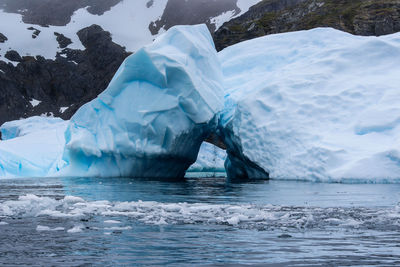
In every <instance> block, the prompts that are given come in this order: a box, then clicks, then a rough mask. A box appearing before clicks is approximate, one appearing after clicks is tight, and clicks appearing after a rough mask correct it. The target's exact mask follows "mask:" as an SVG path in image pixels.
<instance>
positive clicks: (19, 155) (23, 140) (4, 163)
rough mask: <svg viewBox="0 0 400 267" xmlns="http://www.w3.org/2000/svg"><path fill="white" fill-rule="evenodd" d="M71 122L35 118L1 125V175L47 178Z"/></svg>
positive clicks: (58, 154)
mask: <svg viewBox="0 0 400 267" xmlns="http://www.w3.org/2000/svg"><path fill="white" fill-rule="evenodd" d="M67 125H68V121H63V120H61V119H59V118H46V117H31V118H28V119H22V120H17V121H12V122H7V123H5V124H3V125H2V126H1V127H0V131H1V133H2V138H3V139H6V140H2V141H0V177H8V178H10V177H44V176H47V175H48V174H49V171H50V169H51V167H52V165H53V164H54V163H55V161H56V160H57V158H58V157H59V156H60V154H61V152H62V150H63V148H64V144H65V140H64V132H65V129H66V127H67Z"/></svg>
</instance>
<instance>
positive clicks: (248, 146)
mask: <svg viewBox="0 0 400 267" xmlns="http://www.w3.org/2000/svg"><path fill="white" fill-rule="evenodd" d="M219 59H220V61H221V63H222V68H223V73H224V76H225V88H226V93H227V100H226V104H225V110H224V112H223V114H222V117H221V118H222V119H221V124H222V125H223V127H226V126H229V127H230V129H231V130H232V133H233V137H234V138H236V140H233V143H234V144H235V145H236V147H240V148H241V149H242V151H243V156H244V157H245V158H247V159H249V160H250V161H251V162H253V163H255V164H256V165H257V166H259V167H261V168H262V169H263V170H264V171H265V172H267V173H269V175H270V177H271V178H273V179H297V180H312V181H333V182H340V181H346V180H347V181H355V182H357V181H362V180H364V179H367V180H369V181H371V180H373V181H376V182H380V181H385V182H387V181H391V180H393V179H399V178H400V142H399V141H400V119H399V118H400V108H399V103H400V94H399V85H400V68H399V67H398V64H397V62H399V61H400V35H399V34H393V35H389V36H384V37H359V36H353V35H350V34H347V33H344V32H341V31H337V30H333V29H330V28H318V29H313V30H309V31H300V32H293V33H284V34H277V35H270V36H266V37H262V38H258V39H254V40H250V41H246V42H242V43H239V44H237V45H234V46H231V47H228V48H226V49H225V50H223V51H222V52H220V53H219ZM231 139H232V138H231ZM228 154H229V149H228ZM228 175H229V173H228Z"/></svg>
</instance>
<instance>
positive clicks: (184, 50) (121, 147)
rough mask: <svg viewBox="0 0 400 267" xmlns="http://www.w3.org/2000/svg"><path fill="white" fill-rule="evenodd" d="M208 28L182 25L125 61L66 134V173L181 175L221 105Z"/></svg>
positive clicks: (218, 74) (217, 68)
mask: <svg viewBox="0 0 400 267" xmlns="http://www.w3.org/2000/svg"><path fill="white" fill-rule="evenodd" d="M222 101H223V90H222V73H221V68H220V64H219V61H218V59H217V54H216V51H215V48H214V45H213V41H212V38H211V35H210V33H209V31H208V29H207V27H206V26H205V25H197V26H178V27H173V28H171V29H170V30H168V31H167V32H166V33H165V34H163V35H161V36H160V37H159V38H157V39H156V40H155V41H154V43H153V44H152V45H149V46H147V47H144V48H142V49H140V50H139V51H137V52H136V53H135V54H133V55H131V56H130V57H128V58H127V59H126V60H125V61H124V63H123V64H122V65H121V67H120V68H119V70H118V71H117V73H116V74H115V76H114V78H113V80H112V81H111V83H110V85H109V86H108V88H107V89H106V90H105V91H104V92H103V93H102V94H100V95H99V97H98V98H96V99H95V100H93V101H91V102H90V103H88V104H86V105H84V106H83V107H82V108H80V109H79V110H78V111H77V113H76V114H75V115H74V116H73V118H72V119H71V121H70V125H69V126H68V129H67V131H66V135H65V136H66V146H65V151H64V156H63V161H61V162H60V164H59V166H58V167H59V168H62V167H64V166H65V168H64V169H63V170H62V172H61V175H67V176H68V175H74V176H76V175H80V176H103V177H107V176H130V177H166V178H168V177H173V178H179V177H183V176H184V174H185V171H186V170H187V169H188V168H189V166H190V165H191V164H192V163H194V162H195V160H196V157H197V153H198V151H199V148H200V145H201V143H202V141H203V140H204V139H205V138H207V136H208V135H209V134H210V133H211V132H212V131H214V130H215V128H216V124H217V120H216V114H217V113H218V112H219V111H220V110H221V109H222V107H223V103H222Z"/></svg>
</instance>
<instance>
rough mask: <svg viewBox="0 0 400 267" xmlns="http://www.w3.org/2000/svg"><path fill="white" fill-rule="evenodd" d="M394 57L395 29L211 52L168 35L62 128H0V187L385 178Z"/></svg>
mask: <svg viewBox="0 0 400 267" xmlns="http://www.w3.org/2000/svg"><path fill="white" fill-rule="evenodd" d="M399 60H400V33H398V34H392V35H387V36H381V37H360V36H353V35H351V34H348V33H344V32H340V31H337V30H334V29H331V28H317V29H313V30H308V31H300V32H291V33H283V34H276V35H269V36H265V37H261V38H257V39H253V40H250V41H245V42H242V43H239V44H236V45H233V46H231V47H228V48H226V49H224V50H223V51H221V52H219V53H216V51H215V48H214V44H213V41H212V38H211V35H210V33H209V32H208V29H207V28H206V27H205V26H204V25H197V26H177V27H173V28H171V29H170V30H168V31H167V32H166V33H164V34H162V35H160V36H159V37H158V38H157V39H156V40H155V42H154V43H153V44H152V45H148V46H145V47H144V48H142V49H140V50H139V51H138V52H136V53H135V54H133V55H131V56H130V57H128V58H127V59H126V61H125V62H124V63H123V64H122V65H121V67H120V69H119V70H118V72H117V73H116V75H115V76H114V78H113V80H112V81H111V83H110V85H109V86H108V88H107V89H106V91H104V92H103V93H102V94H100V95H99V96H98V98H96V99H95V100H93V101H92V102H90V103H88V104H86V105H85V106H83V107H82V108H81V109H80V110H78V112H77V113H76V114H75V115H74V116H73V118H72V119H71V120H70V121H69V122H68V121H62V120H59V119H51V118H41V117H34V118H30V119H27V120H20V121H16V122H9V123H6V124H4V125H3V126H2V127H0V131H1V132H2V137H3V139H6V140H2V141H0V177H33V176H34V177H36V176H84V177H87V176H101V177H115V176H130V177H151V178H156V177H159V178H161V177H162V178H182V177H184V175H185V173H186V175H189V176H191V175H192V176H193V175H196V173H205V172H214V173H215V172H217V173H223V170H224V169H226V174H227V176H228V178H230V179H249V178H250V179H253V178H261V179H265V178H268V177H269V178H271V179H285V180H287V179H289V180H306V181H319V182H345V183H346V182H347V183H364V182H369V183H386V182H388V183H391V182H398V181H399V180H400V107H399V103H400V91H399V85H400V68H399V67H398V64H397V62H400V61H399ZM210 135H212V136H218V137H219V139H220V140H217V141H216V145H217V143H223V146H224V147H226V152H225V151H224V150H221V149H219V148H216V147H215V146H214V145H212V144H207V143H204V141H205V140H206V139H207V138H208V137H209V136H210ZM196 159H197V162H196V163H194V162H195V161H196ZM224 161H225V163H223V162H224ZM193 163H194V164H193ZM223 165H224V166H223Z"/></svg>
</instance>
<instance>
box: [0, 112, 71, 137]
mask: <svg viewBox="0 0 400 267" xmlns="http://www.w3.org/2000/svg"><path fill="white" fill-rule="evenodd" d="M66 123H67V122H66V121H64V120H62V119H60V118H48V117H39V116H35V117H30V118H27V119H21V120H15V121H9V122H6V123H4V124H3V125H1V126H0V132H1V138H2V139H3V140H9V139H13V138H16V137H21V136H24V135H27V134H30V133H34V132H38V131H47V130H52V129H54V128H57V127H59V126H60V125H62V124H65V125H66ZM64 127H65V126H64Z"/></svg>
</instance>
